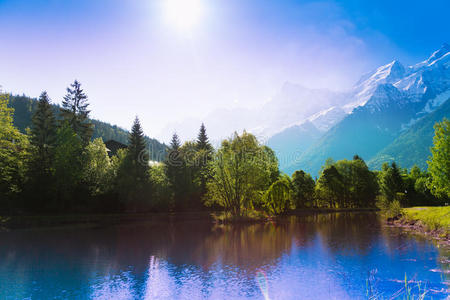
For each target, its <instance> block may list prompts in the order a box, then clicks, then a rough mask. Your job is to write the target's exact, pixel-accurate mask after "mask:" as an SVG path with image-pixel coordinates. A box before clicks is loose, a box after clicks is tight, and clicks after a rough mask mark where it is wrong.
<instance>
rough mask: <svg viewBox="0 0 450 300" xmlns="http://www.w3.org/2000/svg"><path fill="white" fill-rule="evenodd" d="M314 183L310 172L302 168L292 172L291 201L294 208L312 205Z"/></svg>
mask: <svg viewBox="0 0 450 300" xmlns="http://www.w3.org/2000/svg"><path fill="white" fill-rule="evenodd" d="M315 185H316V183H315V182H314V179H313V178H312V177H311V175H310V174H308V173H305V172H304V171H303V170H299V171H295V172H294V174H292V189H293V196H292V198H293V201H294V203H295V206H296V208H304V207H312V206H313V205H314V203H313V202H314V188H315Z"/></svg>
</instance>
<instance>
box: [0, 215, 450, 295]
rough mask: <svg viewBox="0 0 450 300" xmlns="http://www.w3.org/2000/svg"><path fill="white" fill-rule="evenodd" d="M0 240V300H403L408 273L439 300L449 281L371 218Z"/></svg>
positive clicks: (159, 225) (164, 223)
mask: <svg viewBox="0 0 450 300" xmlns="http://www.w3.org/2000/svg"><path fill="white" fill-rule="evenodd" d="M0 241H1V242H0V257H1V259H0V299H26V298H31V299H50V298H56V299H190V300H194V299H249V298H252V299H253V298H255V299H299V298H301V299H367V298H368V297H367V294H368V293H369V294H372V295H374V294H377V295H382V296H384V297H388V296H391V295H393V294H395V293H398V295H400V296H401V295H402V293H404V290H403V291H402V288H403V287H404V279H405V274H407V276H408V280H410V285H411V286H412V288H413V290H417V288H416V286H417V284H418V283H420V285H421V288H423V287H424V286H426V288H427V290H428V295H430V296H432V297H433V298H434V299H439V298H445V297H446V296H447V294H448V291H447V285H446V284H447V282H448V281H449V279H450V278H449V274H448V270H449V267H448V265H449V260H448V256H449V253H448V251H445V250H443V249H439V248H436V247H435V246H434V245H433V244H432V243H430V242H429V241H427V240H425V239H421V238H413V237H411V236H410V235H407V234H404V233H402V232H401V231H399V230H397V229H395V228H383V227H382V226H381V225H380V222H379V220H378V218H377V216H376V215H375V214H370V213H353V214H349V213H346V214H326V215H311V216H304V217H286V218H284V219H282V220H280V221H278V222H276V223H275V224H255V225H248V226H211V224H210V222H209V220H208V219H207V218H198V217H195V218H194V217H186V216H184V217H182V218H181V217H175V218H171V219H162V220H157V221H152V222H148V223H141V224H134V225H122V226H114V227H107V228H97V229H70V230H69V229H64V230H62V229H60V230H33V231H14V232H9V233H0ZM416 292H417V291H416Z"/></svg>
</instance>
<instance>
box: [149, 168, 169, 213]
mask: <svg viewBox="0 0 450 300" xmlns="http://www.w3.org/2000/svg"><path fill="white" fill-rule="evenodd" d="M150 181H151V182H152V187H153V188H152V197H153V202H152V209H153V210H157V211H168V210H170V209H171V208H172V207H173V191H172V189H171V186H170V182H169V179H168V178H167V174H166V172H165V168H164V165H163V164H157V165H154V166H152V167H151V168H150Z"/></svg>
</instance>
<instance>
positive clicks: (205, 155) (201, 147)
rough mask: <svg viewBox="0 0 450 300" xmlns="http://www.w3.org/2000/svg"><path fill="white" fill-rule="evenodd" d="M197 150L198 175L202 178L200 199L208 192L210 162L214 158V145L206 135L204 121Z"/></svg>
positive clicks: (198, 138)
mask: <svg viewBox="0 0 450 300" xmlns="http://www.w3.org/2000/svg"><path fill="white" fill-rule="evenodd" d="M196 146H197V151H198V158H197V162H198V177H199V179H200V200H201V198H203V197H204V195H205V194H206V192H207V189H206V182H207V181H208V177H209V172H208V162H209V161H210V160H211V158H212V153H213V147H212V146H211V143H210V142H209V139H208V136H207V135H206V128H205V124H203V123H202V125H201V126H200V131H199V133H198V137H197V145H196Z"/></svg>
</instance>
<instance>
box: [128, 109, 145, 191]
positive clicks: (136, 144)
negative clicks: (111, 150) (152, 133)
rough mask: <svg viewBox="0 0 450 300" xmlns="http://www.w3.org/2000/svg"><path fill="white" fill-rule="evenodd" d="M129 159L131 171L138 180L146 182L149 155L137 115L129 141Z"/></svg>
mask: <svg viewBox="0 0 450 300" xmlns="http://www.w3.org/2000/svg"><path fill="white" fill-rule="evenodd" d="M127 155H128V160H129V164H130V166H129V167H130V170H129V171H130V172H131V174H132V176H133V177H134V178H135V180H136V181H138V184H139V183H145V182H147V180H148V170H149V157H148V150H147V149H146V148H145V141H144V132H143V130H142V127H141V123H140V122H139V119H138V118H137V117H136V119H135V120H134V123H133V127H132V128H131V133H130V137H129V142H128V152H127Z"/></svg>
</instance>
